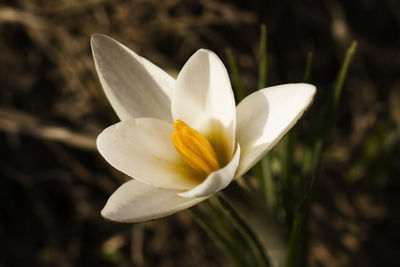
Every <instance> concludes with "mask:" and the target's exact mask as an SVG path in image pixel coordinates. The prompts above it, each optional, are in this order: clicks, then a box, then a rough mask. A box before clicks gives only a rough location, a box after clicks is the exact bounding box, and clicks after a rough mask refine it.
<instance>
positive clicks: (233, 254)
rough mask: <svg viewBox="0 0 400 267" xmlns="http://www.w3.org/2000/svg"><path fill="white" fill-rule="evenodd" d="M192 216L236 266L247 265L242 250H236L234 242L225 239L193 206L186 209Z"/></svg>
mask: <svg viewBox="0 0 400 267" xmlns="http://www.w3.org/2000/svg"><path fill="white" fill-rule="evenodd" d="M188 210H189V212H190V213H191V214H192V217H193V218H194V220H195V221H196V222H197V224H198V225H200V226H201V227H202V228H203V229H204V231H206V232H207V233H208V234H209V236H210V237H211V238H213V239H214V240H216V242H217V243H218V244H220V246H221V247H222V249H224V250H225V251H226V252H227V253H228V254H229V255H230V258H231V259H232V261H233V263H234V264H235V265H236V266H238V267H247V266H248V264H247V262H246V260H245V258H243V251H240V250H238V249H237V248H236V247H235V245H234V244H232V243H231V242H230V241H229V240H227V239H226V238H225V237H224V236H223V235H221V233H219V232H218V231H217V230H216V229H215V228H214V227H213V226H212V225H211V224H210V223H209V222H208V221H207V220H206V219H205V218H204V216H202V215H201V214H200V213H199V212H197V211H196V210H195V208H190V209H188Z"/></svg>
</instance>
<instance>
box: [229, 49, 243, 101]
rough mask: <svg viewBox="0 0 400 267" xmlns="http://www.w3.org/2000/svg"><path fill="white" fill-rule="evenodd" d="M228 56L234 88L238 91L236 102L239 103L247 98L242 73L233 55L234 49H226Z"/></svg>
mask: <svg viewBox="0 0 400 267" xmlns="http://www.w3.org/2000/svg"><path fill="white" fill-rule="evenodd" d="M226 56H227V58H228V64H229V69H230V71H231V75H232V79H233V87H234V88H235V91H236V98H237V99H236V101H237V103H239V102H240V101H241V100H242V99H243V98H244V97H245V96H246V94H245V92H244V88H243V83H242V79H241V77H240V72H239V68H238V65H237V64H236V60H235V57H234V55H233V52H232V49H230V48H228V49H226Z"/></svg>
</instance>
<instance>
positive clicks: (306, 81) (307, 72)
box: [303, 51, 313, 83]
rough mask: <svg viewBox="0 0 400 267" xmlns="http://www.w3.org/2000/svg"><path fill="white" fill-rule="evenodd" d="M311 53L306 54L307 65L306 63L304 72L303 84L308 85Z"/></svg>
mask: <svg viewBox="0 0 400 267" xmlns="http://www.w3.org/2000/svg"><path fill="white" fill-rule="evenodd" d="M312 56H313V54H312V52H311V51H310V52H308V54H307V63H306V71H305V72H304V78H303V80H304V82H305V83H308V82H309V81H310V78H311V72H312Z"/></svg>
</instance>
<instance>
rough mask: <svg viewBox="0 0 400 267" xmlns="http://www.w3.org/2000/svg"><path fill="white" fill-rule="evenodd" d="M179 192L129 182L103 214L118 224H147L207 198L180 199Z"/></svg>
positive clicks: (105, 208)
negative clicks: (146, 222) (145, 222)
mask: <svg viewBox="0 0 400 267" xmlns="http://www.w3.org/2000/svg"><path fill="white" fill-rule="evenodd" d="M179 192H180V191H178V190H168V189H161V188H157V187H153V186H150V185H146V184H143V183H141V182H138V181H136V180H130V181H129V182H126V183H125V184H123V185H122V186H120V187H119V188H118V189H117V190H116V191H115V192H114V193H113V194H112V195H111V197H110V198H109V199H108V201H107V204H106V205H105V207H104V209H103V210H102V211H101V215H103V216H104V217H105V218H107V219H110V220H113V221H118V222H144V221H149V220H154V219H158V218H162V217H165V216H168V215H171V214H174V213H176V212H178V211H180V210H183V209H187V208H189V207H191V206H193V205H195V204H197V203H199V202H201V201H203V200H204V199H206V198H184V197H180V196H178V195H177V193H179Z"/></svg>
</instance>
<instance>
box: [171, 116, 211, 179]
mask: <svg viewBox="0 0 400 267" xmlns="http://www.w3.org/2000/svg"><path fill="white" fill-rule="evenodd" d="M174 129H175V132H176V133H172V134H171V141H172V143H173V144H174V146H175V148H176V150H177V151H178V152H179V154H181V156H182V158H183V159H184V160H185V162H186V163H187V164H188V165H189V166H190V167H192V168H193V169H194V170H196V171H200V172H204V173H206V174H209V173H211V172H213V171H215V170H218V169H219V164H218V160H217V155H216V154H215V151H214V149H213V147H212V146H211V144H210V142H208V140H207V138H205V137H204V136H203V135H202V134H201V133H199V132H198V131H196V130H194V129H192V128H190V127H189V126H188V125H187V124H186V123H184V122H183V121H181V120H176V121H175V122H174Z"/></svg>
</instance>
